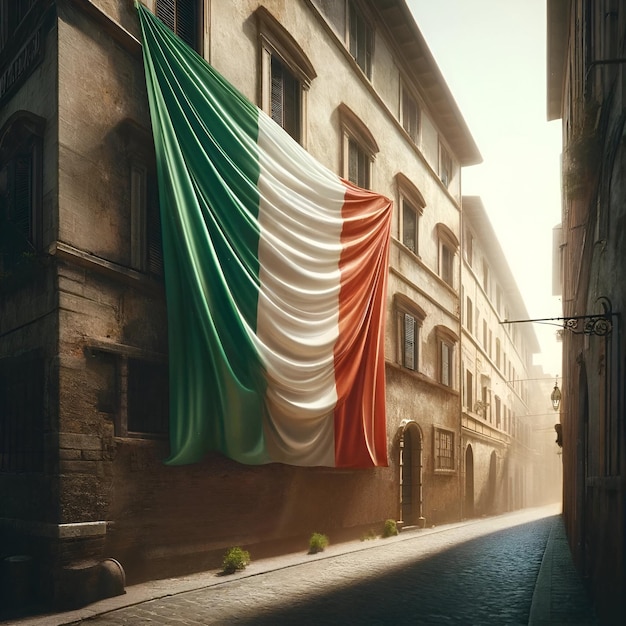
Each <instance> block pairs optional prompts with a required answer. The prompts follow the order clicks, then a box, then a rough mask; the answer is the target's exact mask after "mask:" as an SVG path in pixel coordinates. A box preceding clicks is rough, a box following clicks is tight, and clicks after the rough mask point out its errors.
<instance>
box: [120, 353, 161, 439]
mask: <svg viewBox="0 0 626 626" xmlns="http://www.w3.org/2000/svg"><path fill="white" fill-rule="evenodd" d="M168 386H169V382H168V374H167V365H166V364H164V363H150V362H147V361H140V360H137V359H129V360H128V432H129V433H133V432H134V433H151V434H165V433H167V432H168V420H169V393H168Z"/></svg>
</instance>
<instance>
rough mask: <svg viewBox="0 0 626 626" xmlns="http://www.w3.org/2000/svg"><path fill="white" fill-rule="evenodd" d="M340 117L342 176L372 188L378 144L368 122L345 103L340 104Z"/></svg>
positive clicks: (360, 185)
mask: <svg viewBox="0 0 626 626" xmlns="http://www.w3.org/2000/svg"><path fill="white" fill-rule="evenodd" d="M339 117H340V122H341V130H342V136H343V144H342V159H343V164H342V176H343V177H344V178H346V179H347V180H349V181H350V182H351V183H354V184H355V185H358V186H359V187H362V188H363V189H370V188H371V185H372V164H373V162H374V159H375V155H376V154H377V153H378V151H379V148H378V144H377V143H376V140H375V139H374V135H372V133H371V132H370V130H369V128H368V127H367V126H366V124H365V123H364V122H363V121H362V120H361V119H360V118H359V117H358V116H357V115H356V113H354V111H352V109H350V108H349V107H348V106H346V105H345V104H343V103H342V104H340V105H339Z"/></svg>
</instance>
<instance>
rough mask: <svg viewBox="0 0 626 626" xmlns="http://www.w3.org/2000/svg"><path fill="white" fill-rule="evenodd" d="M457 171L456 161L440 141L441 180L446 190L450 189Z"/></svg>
mask: <svg viewBox="0 0 626 626" xmlns="http://www.w3.org/2000/svg"><path fill="white" fill-rule="evenodd" d="M455 173H456V170H455V165H454V160H453V159H452V155H451V153H450V151H449V150H448V148H446V146H445V145H444V144H443V142H442V141H441V139H440V140H439V179H440V180H441V182H442V183H443V186H444V187H445V188H446V189H450V186H451V185H452V180H453V179H454V176H455Z"/></svg>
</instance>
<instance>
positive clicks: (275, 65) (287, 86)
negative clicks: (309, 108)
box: [270, 56, 301, 141]
mask: <svg viewBox="0 0 626 626" xmlns="http://www.w3.org/2000/svg"><path fill="white" fill-rule="evenodd" d="M271 75H272V78H271V96H270V100H271V103H272V110H271V118H272V119H273V120H274V121H275V122H276V123H277V124H278V125H279V126H281V127H282V128H284V129H285V130H286V131H287V132H288V133H289V134H290V135H291V136H292V137H293V138H294V139H295V140H296V141H300V111H301V106H300V83H299V82H298V81H297V80H296V78H295V76H293V74H291V72H290V71H289V70H288V69H287V67H286V66H285V65H284V64H283V63H281V61H280V60H279V59H277V58H276V57H275V56H273V57H272V62H271Z"/></svg>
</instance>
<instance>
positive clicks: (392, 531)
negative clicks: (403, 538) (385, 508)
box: [383, 519, 398, 537]
mask: <svg viewBox="0 0 626 626" xmlns="http://www.w3.org/2000/svg"><path fill="white" fill-rule="evenodd" d="M397 534H398V526H397V525H396V522H395V520H392V519H388V520H386V521H385V527H384V529H383V537H395V535H397Z"/></svg>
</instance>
